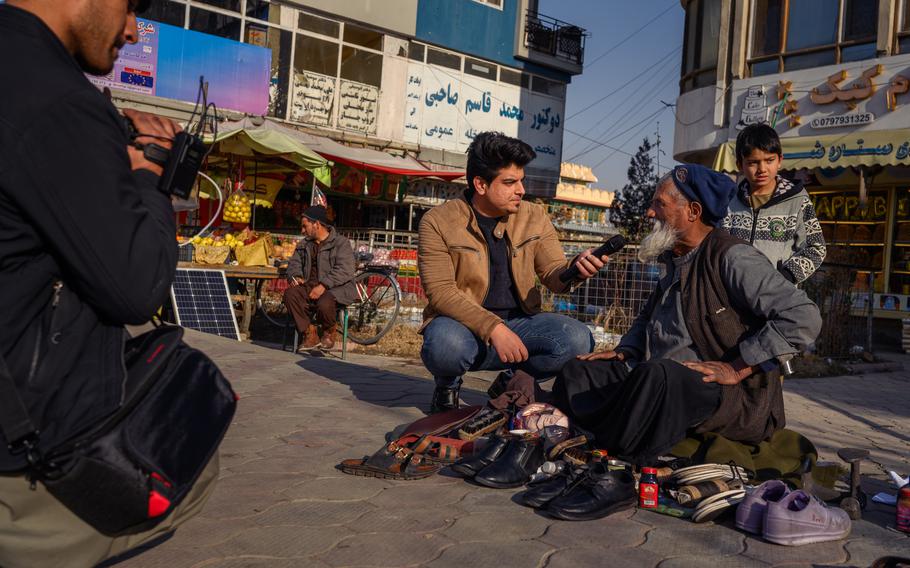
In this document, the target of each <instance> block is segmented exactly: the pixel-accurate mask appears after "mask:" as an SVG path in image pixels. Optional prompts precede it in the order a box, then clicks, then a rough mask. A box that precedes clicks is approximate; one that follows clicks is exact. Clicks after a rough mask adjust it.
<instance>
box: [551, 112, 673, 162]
mask: <svg viewBox="0 0 910 568" xmlns="http://www.w3.org/2000/svg"><path fill="white" fill-rule="evenodd" d="M665 110H667V108H666V107H661V108H659V109H657V110H656V111H654V112H652V113H651V114H649V115H648V116H646V117H644V118H643V119H641V120H640V121H638V122H636V123H635V124H633V125H632V126H630V127H629V128H627V129H625V130H623V131H622V132H620V133H618V134H615V135H613V136H611V137H610V138H607V139H606V140H603V142H601V141H600V140H597V141H596V142H598V146H599V145H602V144H603V143H605V142H611V141H613V140H615V139H617V138H619V137H620V136H622V135H623V134H625V133H626V132H629V131H630V130H632V129H633V128H635V127H637V126H641V125H642V124H644V123H645V122H647V121H649V120H651V119H652V118H654V117H655V116H657V115H658V114H660V113H662V112H663V111H665ZM590 140H592V141H594V140H593V139H590ZM591 150H594V148H590V149H588V150H585V151H584V152H581V153H578V154H575V155H574V156H572V157H571V158H569V160H568V161H570V162H571V161H572V160H575V159H577V158H580V157H582V156H584V155H585V154H587V153H588V152H590V151H591Z"/></svg>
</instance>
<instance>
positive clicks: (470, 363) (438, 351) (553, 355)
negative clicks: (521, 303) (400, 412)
mask: <svg viewBox="0 0 910 568" xmlns="http://www.w3.org/2000/svg"><path fill="white" fill-rule="evenodd" d="M505 324H506V325H507V326H508V327H509V329H511V330H512V331H513V332H515V334H516V335H518V337H520V338H521V340H522V342H524V344H525V347H527V349H528V359H527V360H526V361H524V362H522V363H518V364H514V363H503V362H502V361H500V360H499V354H498V353H496V349H494V348H493V346H492V345H486V344H485V343H484V342H483V341H482V340H481V339H480V338H479V337H477V336H476V335H474V334H473V333H472V332H471V330H469V329H468V328H467V327H465V326H464V325H463V324H461V323H459V322H457V321H456V320H454V319H452V318H448V317H445V316H439V317H437V318H435V319H433V321H431V322H430V323H429V325H427V327H426V328H424V330H423V348H422V349H421V350H420V358H421V359H423V364H424V365H425V366H426V368H427V370H429V371H430V372H431V373H433V377H434V378H435V379H436V386H437V387H448V388H454V387H457V386H460V385H461V376H462V375H464V374H465V372H467V371H498V370H504V369H512V370H514V369H520V370H522V371H525V372H526V373H528V374H529V375H531V376H532V377H534V378H535V379H537V380H538V381H542V380H546V379H548V378H549V377H552V376H553V375H555V374H556V373H558V372H559V370H560V369H562V367H563V365H565V364H566V363H568V362H569V361H571V360H572V359H574V358H575V356H576V355H581V354H584V353H590V352H591V350H592V349H594V337H593V336H592V335H591V331H590V330H589V329H588V327H587V326H586V325H585V324H583V323H581V322H580V321H578V320H574V319H572V318H570V317H567V316H563V315H559V314H550V313H545V314H535V315H533V316H523V317H519V318H513V319H509V320H506V321H505Z"/></svg>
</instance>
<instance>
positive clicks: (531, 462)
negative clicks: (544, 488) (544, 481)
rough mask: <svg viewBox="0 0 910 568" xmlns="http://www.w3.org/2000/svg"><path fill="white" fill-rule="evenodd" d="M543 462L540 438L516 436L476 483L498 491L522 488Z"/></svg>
mask: <svg viewBox="0 0 910 568" xmlns="http://www.w3.org/2000/svg"><path fill="white" fill-rule="evenodd" d="M543 461H544V460H543V443H542V442H541V440H540V437H539V436H537V435H536V434H535V435H532V434H525V435H523V436H514V437H512V438H511V439H510V440H509V443H508V444H507V445H506V447H505V449H503V451H502V453H501V454H500V455H499V457H498V458H496V459H495V460H494V461H493V463H491V464H490V465H488V466H487V467H485V468H483V469H482V470H480V471H479V472H477V475H475V476H474V481H476V482H477V483H479V484H481V485H486V486H487V487H494V488H496V489H509V488H511V487H521V486H522V485H524V484H525V483H527V482H528V480H529V479H530V478H531V475H533V474H534V472H535V471H537V468H538V467H540V464H542V463H543Z"/></svg>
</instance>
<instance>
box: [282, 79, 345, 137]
mask: <svg viewBox="0 0 910 568" xmlns="http://www.w3.org/2000/svg"><path fill="white" fill-rule="evenodd" d="M293 101H294V104H293V106H292V107H291V120H294V121H298V122H309V123H310V124H318V125H320V126H327V125H328V124H329V123H330V122H331V121H332V107H333V106H334V104H335V77H329V76H328V75H320V74H319V73H313V72H311V71H304V72H303V73H297V74H295V75H294V97H293Z"/></svg>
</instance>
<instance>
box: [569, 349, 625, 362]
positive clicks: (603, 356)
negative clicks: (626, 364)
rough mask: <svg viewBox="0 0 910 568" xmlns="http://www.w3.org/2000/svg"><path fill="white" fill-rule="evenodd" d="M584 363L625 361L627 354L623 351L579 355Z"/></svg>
mask: <svg viewBox="0 0 910 568" xmlns="http://www.w3.org/2000/svg"><path fill="white" fill-rule="evenodd" d="M578 359H581V360H582V361H625V360H626V354H625V353H623V352H622V351H600V352H598V353H587V354H585V355H578Z"/></svg>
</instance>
